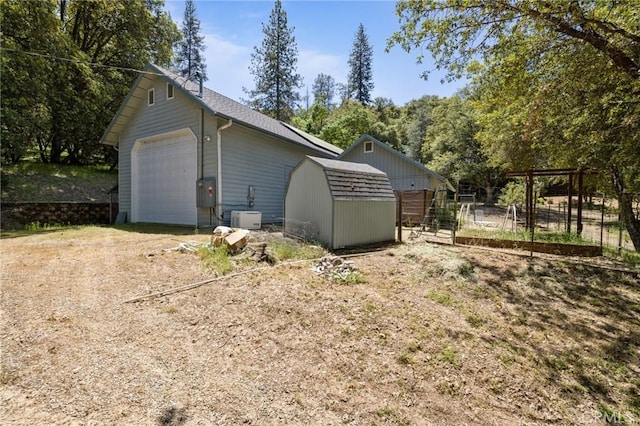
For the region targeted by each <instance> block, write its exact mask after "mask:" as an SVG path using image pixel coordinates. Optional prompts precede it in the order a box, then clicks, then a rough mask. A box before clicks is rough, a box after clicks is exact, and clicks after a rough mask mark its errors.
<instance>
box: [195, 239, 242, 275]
mask: <svg viewBox="0 0 640 426" xmlns="http://www.w3.org/2000/svg"><path fill="white" fill-rule="evenodd" d="M196 253H197V255H198V257H200V259H201V260H202V261H203V263H204V265H205V267H206V268H207V269H211V270H213V271H215V272H217V273H218V274H219V275H225V274H228V273H229V272H231V271H233V268H234V266H233V262H231V259H230V258H229V251H228V250H227V247H226V246H224V245H220V246H218V247H208V246H200V247H198V250H197V252H196Z"/></svg>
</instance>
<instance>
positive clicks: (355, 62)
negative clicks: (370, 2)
mask: <svg viewBox="0 0 640 426" xmlns="http://www.w3.org/2000/svg"><path fill="white" fill-rule="evenodd" d="M372 61H373V47H371V45H370V44H369V37H368V36H367V33H366V31H365V29H364V25H362V24H360V25H359V26H358V31H357V32H356V35H355V38H354V40H353V47H352V49H351V53H350V54H349V78H348V80H349V83H348V88H349V89H348V90H349V99H354V100H356V101H358V102H360V103H361V104H363V105H368V104H369V103H370V102H371V92H372V91H373V87H374V84H373V68H372V64H371V63H372Z"/></svg>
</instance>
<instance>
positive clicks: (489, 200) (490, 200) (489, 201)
mask: <svg viewBox="0 0 640 426" xmlns="http://www.w3.org/2000/svg"><path fill="white" fill-rule="evenodd" d="M495 189H496V187H495V185H487V186H485V187H484V190H485V192H486V193H487V197H486V198H485V200H484V205H485V206H490V207H491V206H495V205H496V200H495V197H494V195H493V193H494V192H495Z"/></svg>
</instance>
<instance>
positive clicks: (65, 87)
mask: <svg viewBox="0 0 640 426" xmlns="http://www.w3.org/2000/svg"><path fill="white" fill-rule="evenodd" d="M162 5H163V3H162V2H160V1H157V0H150V1H149V0H134V1H125V0H112V1H103V2H89V1H72V2H60V4H58V2H55V1H51V0H49V1H20V0H7V1H3V2H2V3H0V9H1V13H2V17H3V19H2V33H3V34H2V35H3V52H2V57H1V59H0V60H1V61H2V64H1V65H2V75H3V78H2V79H1V85H2V103H3V104H2V109H1V111H0V114H1V117H0V119H1V121H2V126H1V128H0V130H1V132H2V133H1V138H2V161H3V163H5V164H6V163H8V162H15V161H18V160H19V159H20V158H22V157H23V156H24V155H25V154H26V153H27V152H29V151H30V150H36V151H37V152H38V153H39V156H40V159H41V160H42V161H43V162H52V163H61V162H66V163H70V164H86V163H93V162H99V161H109V160H112V159H113V154H112V153H111V154H110V153H109V152H108V151H106V150H105V148H104V147H102V146H100V145H98V142H99V140H100V136H101V134H102V132H103V131H104V129H105V128H106V126H107V124H108V123H109V121H110V120H111V118H112V117H113V115H114V113H115V112H116V110H117V108H118V106H119V105H120V102H121V101H122V99H123V98H124V96H125V95H126V93H127V91H128V90H129V87H130V85H131V83H132V82H133V81H134V80H135V78H136V77H137V74H136V73H131V72H129V71H126V70H125V68H133V69H141V68H143V66H144V65H145V63H147V62H149V61H150V60H152V59H153V60H155V61H157V62H159V63H160V64H163V63H166V62H168V61H169V60H170V56H171V45H172V44H173V42H174V41H176V40H177V38H178V32H177V29H176V27H175V24H173V22H172V21H171V19H170V18H169V17H168V15H167V14H166V12H164V11H162ZM114 66H116V67H120V68H118V69H116V68H114Z"/></svg>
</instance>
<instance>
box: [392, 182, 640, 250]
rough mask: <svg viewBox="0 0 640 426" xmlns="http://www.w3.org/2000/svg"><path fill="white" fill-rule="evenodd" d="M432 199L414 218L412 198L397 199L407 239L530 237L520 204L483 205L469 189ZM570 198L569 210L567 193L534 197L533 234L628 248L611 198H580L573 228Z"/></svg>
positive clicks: (639, 205) (638, 203)
mask: <svg viewBox="0 0 640 426" xmlns="http://www.w3.org/2000/svg"><path fill="white" fill-rule="evenodd" d="M434 200H435V201H434V202H433V204H432V205H431V206H430V208H429V209H428V210H427V211H426V212H425V214H424V216H423V217H422V220H421V221H420V222H419V223H417V222H416V220H415V218H416V217H418V216H419V214H420V213H421V212H418V211H414V210H416V206H415V203H405V202H403V203H402V210H401V211H402V213H401V214H402V218H403V220H402V222H403V226H404V229H405V231H406V233H407V237H408V239H409V240H415V239H416V238H419V237H424V238H426V239H429V238H438V240H439V241H446V240H449V242H453V239H454V238H455V236H456V235H458V236H465V235H467V236H476V237H477V236H482V237H484V238H496V239H499V238H505V237H507V238H508V239H511V240H516V241H523V242H526V241H529V240H530V235H531V233H530V232H529V231H528V230H527V229H526V227H525V216H526V214H525V211H524V209H523V208H521V207H518V206H516V205H510V206H508V207H505V206H500V205H486V204H484V203H482V202H480V201H478V200H477V198H476V197H475V195H470V194H459V195H458V197H456V198H455V199H454V198H453V197H452V196H451V195H450V196H449V197H447V198H446V199H442V198H441V199H440V200H438V197H437V196H436V197H434ZM572 201H573V202H572V206H571V207H572V208H571V212H570V211H569V210H570V209H569V208H568V197H567V196H553V197H545V198H544V199H543V198H539V200H538V203H537V204H536V206H535V211H534V218H533V220H534V224H535V230H534V234H537V237H536V238H537V239H540V240H542V241H545V240H546V241H555V242H558V243H566V244H588V245H595V246H601V247H608V248H613V249H626V250H634V246H633V242H632V241H631V238H630V236H629V233H628V232H627V230H626V229H625V225H624V223H623V222H622V221H621V220H620V217H619V212H618V206H617V201H616V200H615V199H605V198H602V197H599V198H592V199H591V200H590V202H584V203H583V206H582V220H581V226H582V229H581V231H580V232H579V233H578V226H579V218H578V214H577V213H578V212H577V200H576V199H575V198H573V200H572ZM633 205H634V208H635V210H634V213H635V214H636V215H640V197H639V199H637V200H634V204H633ZM418 210H420V209H418ZM570 213H571V217H570V220H569V214H570Z"/></svg>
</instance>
